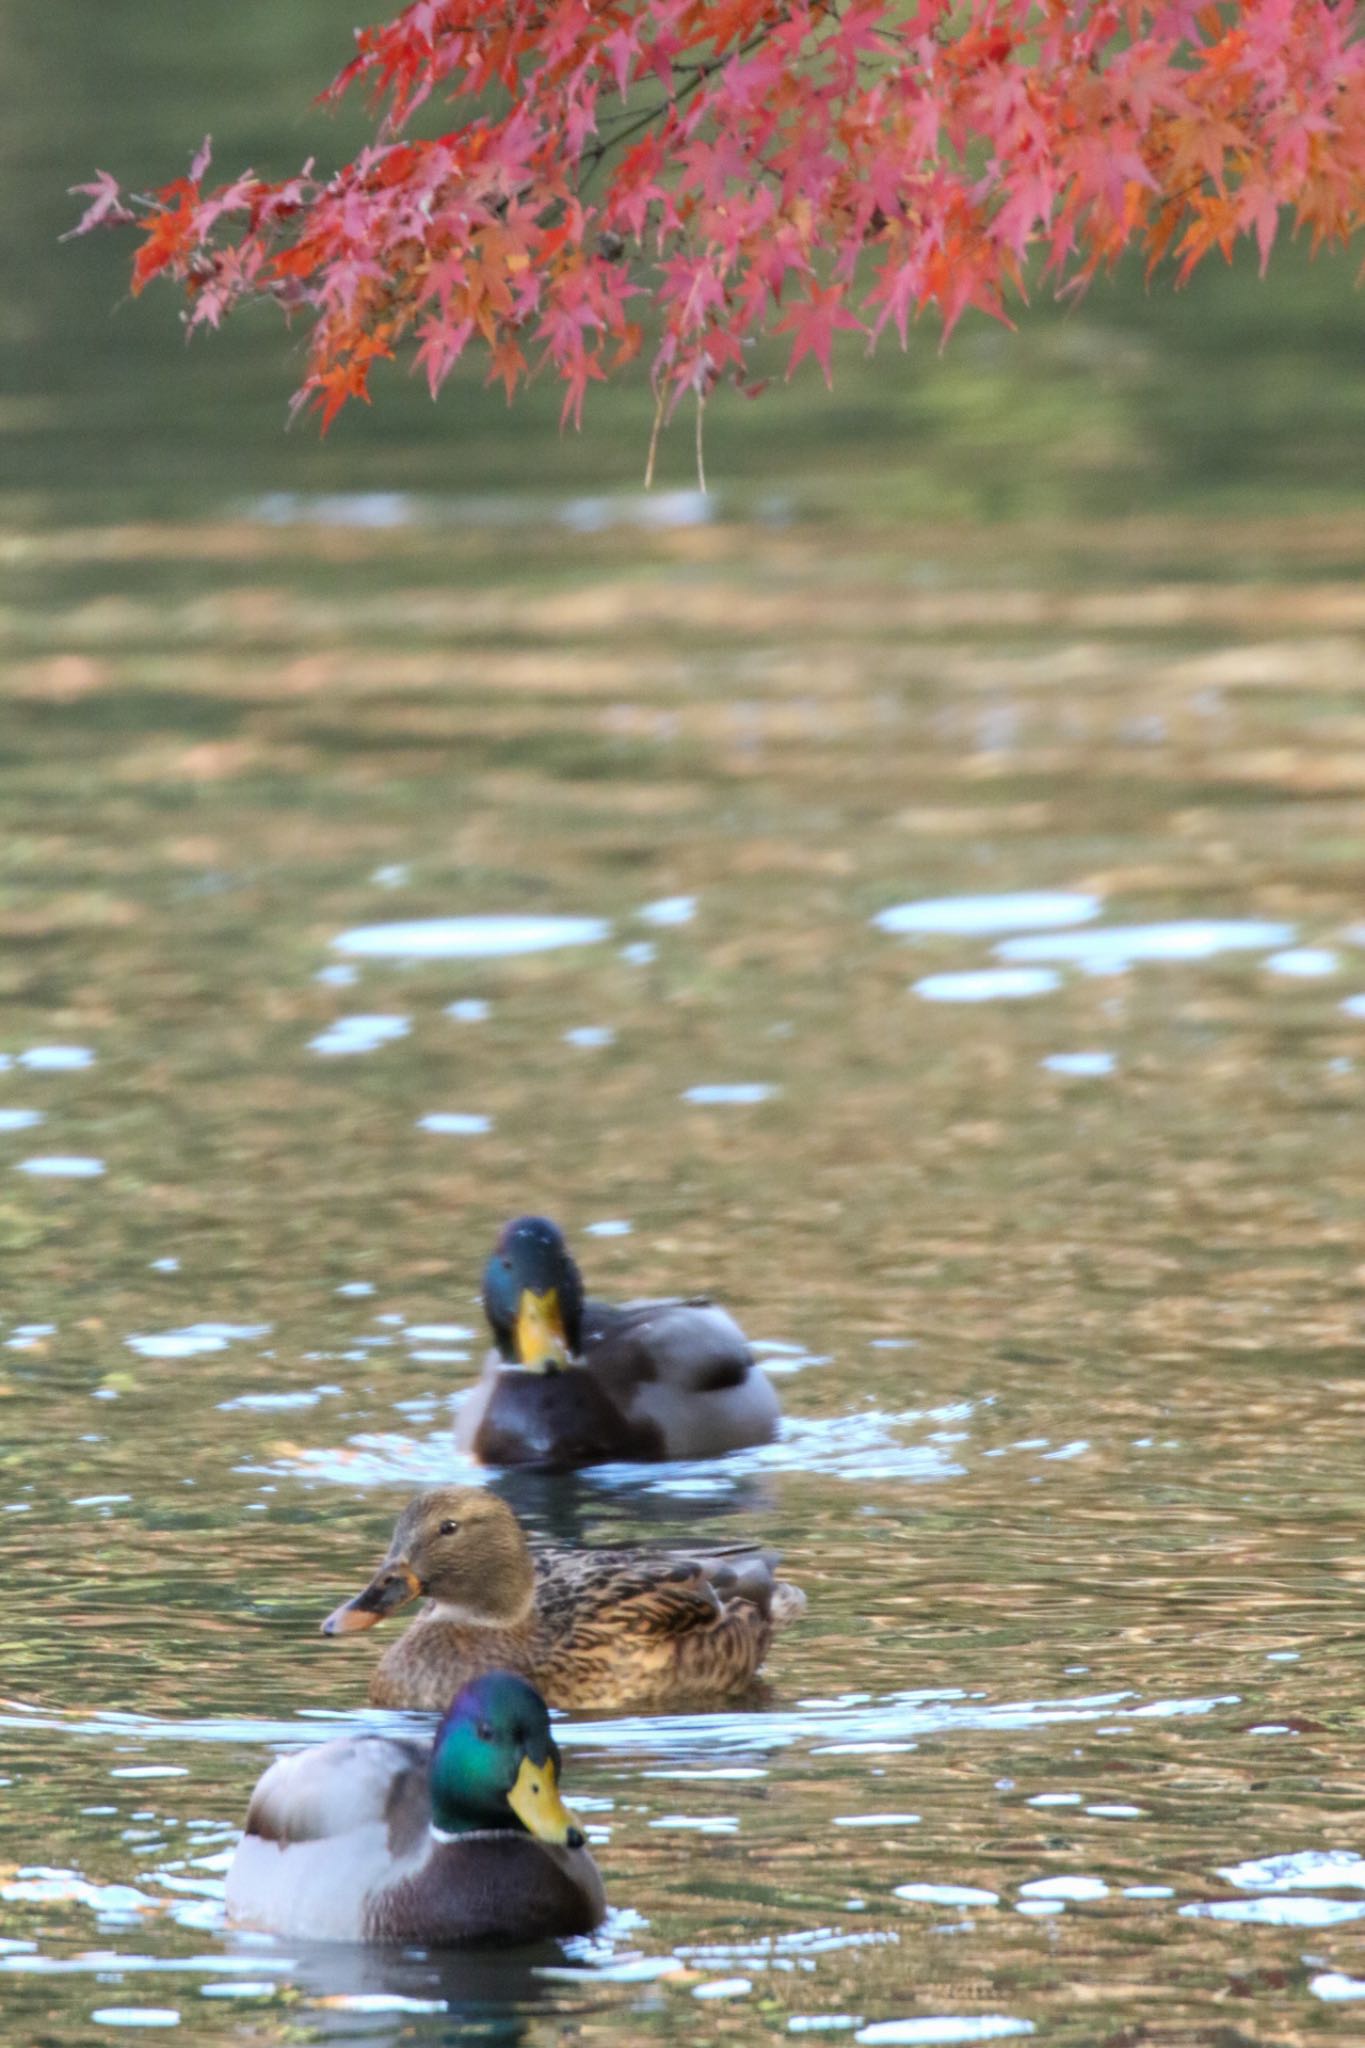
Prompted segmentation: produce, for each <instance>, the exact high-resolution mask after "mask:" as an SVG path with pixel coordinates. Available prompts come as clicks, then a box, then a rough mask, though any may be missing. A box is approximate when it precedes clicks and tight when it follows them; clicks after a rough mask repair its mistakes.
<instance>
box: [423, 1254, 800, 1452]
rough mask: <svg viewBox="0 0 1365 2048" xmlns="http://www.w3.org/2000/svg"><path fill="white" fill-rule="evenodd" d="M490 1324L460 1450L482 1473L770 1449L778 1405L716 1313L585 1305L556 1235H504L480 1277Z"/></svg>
mask: <svg viewBox="0 0 1365 2048" xmlns="http://www.w3.org/2000/svg"><path fill="white" fill-rule="evenodd" d="M483 1306H484V1313H485V1315H486V1316H487V1317H488V1321H489V1323H490V1325H491V1326H492V1330H493V1339H494V1347H495V1348H494V1349H493V1350H492V1351H490V1352H489V1354H488V1359H487V1362H486V1364H485V1366H484V1371H483V1377H482V1378H481V1380H480V1381H479V1384H478V1385H477V1386H476V1387H475V1388H473V1390H472V1391H471V1392H470V1393H469V1394H468V1395H467V1396H466V1397H465V1400H464V1403H463V1405H462V1407H461V1409H460V1414H459V1419H458V1422H457V1424H456V1438H457V1441H458V1442H459V1444H460V1447H461V1448H462V1449H463V1450H466V1451H469V1452H471V1453H472V1454H473V1456H474V1457H476V1458H478V1459H479V1460H480V1461H481V1462H482V1463H483V1464H485V1465H537V1466H539V1467H541V1468H542V1469H543V1470H547V1471H558V1472H567V1471H571V1470H573V1469H574V1468H575V1467H577V1466H580V1465H601V1464H604V1463H606V1462H607V1461H608V1460H610V1459H613V1458H633V1459H650V1460H655V1459H659V1458H715V1457H719V1455H720V1454H721V1452H723V1451H738V1450H744V1449H746V1448H747V1447H748V1446H749V1445H751V1444H766V1443H770V1442H771V1441H772V1439H773V1437H774V1436H775V1435H776V1433H777V1420H778V1414H779V1410H778V1405H777V1395H776V1394H775V1393H774V1392H773V1389H772V1385H771V1382H770V1381H769V1380H768V1379H767V1378H766V1376H765V1375H764V1374H763V1372H762V1371H761V1370H760V1369H759V1367H758V1366H757V1365H756V1364H755V1362H754V1355H753V1353H752V1351H750V1349H749V1346H748V1344H747V1342H746V1341H745V1337H744V1332H743V1331H742V1330H741V1329H740V1327H739V1325H738V1323H736V1322H735V1321H734V1319H733V1318H732V1317H731V1316H728V1315H726V1313H725V1310H724V1309H723V1308H717V1306H716V1304H715V1303H714V1302H713V1301H707V1300H705V1299H704V1298H700V1297H699V1298H697V1299H695V1300H688V1301H675V1300H668V1301H629V1302H626V1303H625V1305H624V1306H623V1307H621V1308H611V1307H609V1306H608V1305H607V1303H606V1302H602V1301H587V1300H585V1299H584V1295H583V1280H582V1276H581V1275H580V1273H579V1270H578V1268H577V1266H576V1265H575V1264H574V1262H573V1260H572V1258H570V1256H569V1249H568V1246H567V1245H566V1244H565V1242H564V1238H563V1234H562V1232H561V1231H560V1230H559V1229H558V1228H557V1226H556V1225H555V1224H553V1223H551V1222H550V1221H549V1220H548V1218H547V1217H544V1216H518V1217H517V1218H516V1220H515V1221H514V1222H512V1223H509V1224H507V1226H506V1227H505V1229H504V1230H503V1232H502V1235H501V1236H500V1237H499V1239H498V1241H497V1244H496V1245H495V1246H494V1248H493V1255H492V1257H491V1258H490V1259H489V1261H488V1264H487V1266H486V1267H485V1268H484V1275H483Z"/></svg>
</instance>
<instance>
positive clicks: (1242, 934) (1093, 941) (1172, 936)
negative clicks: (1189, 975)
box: [995, 917, 1295, 974]
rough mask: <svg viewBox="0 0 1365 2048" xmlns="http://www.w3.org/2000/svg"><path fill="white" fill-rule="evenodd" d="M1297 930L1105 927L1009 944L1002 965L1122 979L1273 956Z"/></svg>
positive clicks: (1209, 921) (1205, 920) (1196, 924)
mask: <svg viewBox="0 0 1365 2048" xmlns="http://www.w3.org/2000/svg"><path fill="white" fill-rule="evenodd" d="M1294 936H1295V933H1294V927H1293V925H1292V924H1268V923H1266V922H1265V921H1264V920H1263V919H1260V918H1254V917H1242V918H1235V917H1225V918H1216V917H1190V918H1177V919H1173V920H1171V921H1170V922H1168V923H1165V924H1127V925H1104V926H1101V927H1099V928H1098V929H1096V930H1093V931H1084V932H1038V933H1034V932H1030V933H1029V934H1028V935H1027V936H1026V937H1023V938H1017V939H1004V940H1002V941H1001V943H1000V944H999V945H998V946H997V947H996V948H995V951H996V954H997V956H998V958H1000V959H1001V960H1030V961H1032V960H1048V961H1055V962H1057V963H1059V964H1062V965H1065V966H1073V967H1079V968H1080V969H1081V970H1082V972H1083V973H1085V974H1122V973H1124V972H1125V971H1126V970H1127V969H1128V968H1130V967H1133V966H1136V965H1137V964H1138V963H1139V962H1141V961H1148V960H1156V961H1161V960H1168V961H1182V960H1213V959H1216V958H1217V957H1218V956H1219V955H1220V954H1223V953H1268V952H1271V951H1273V950H1275V949H1276V948H1279V947H1282V946H1288V945H1289V944H1290V942H1291V941H1292V940H1293V938H1294Z"/></svg>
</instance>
